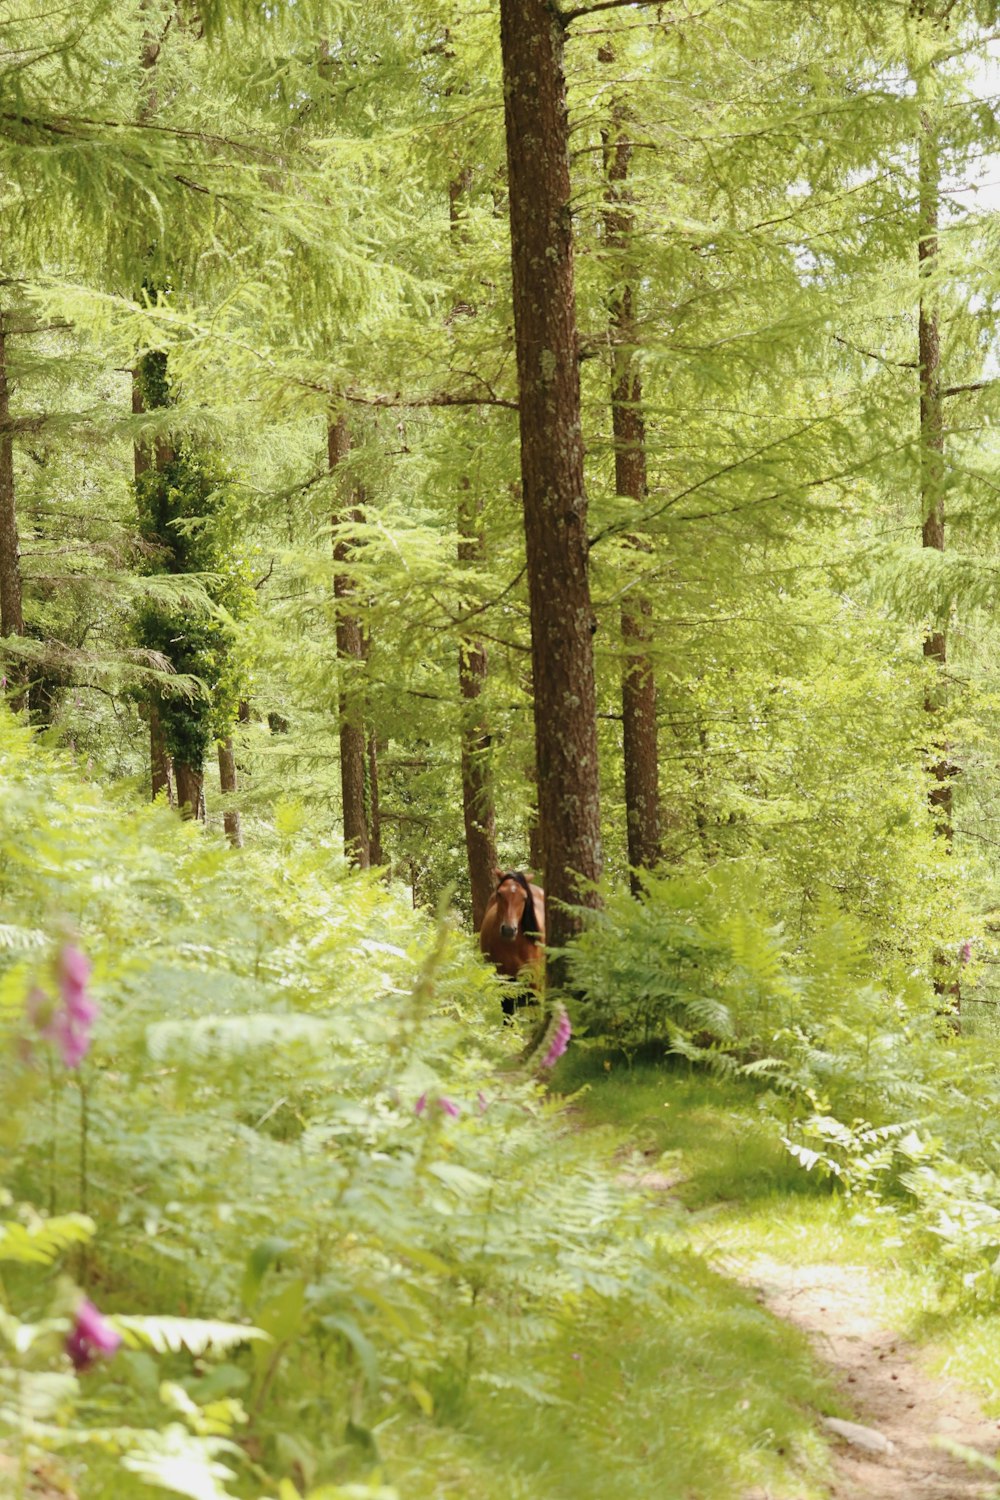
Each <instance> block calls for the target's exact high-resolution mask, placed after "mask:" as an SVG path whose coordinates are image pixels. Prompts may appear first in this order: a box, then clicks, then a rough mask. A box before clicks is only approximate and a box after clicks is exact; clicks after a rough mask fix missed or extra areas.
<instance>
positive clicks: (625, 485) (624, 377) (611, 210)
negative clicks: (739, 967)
mask: <svg viewBox="0 0 1000 1500" xmlns="http://www.w3.org/2000/svg"><path fill="white" fill-rule="evenodd" d="M599 58H600V61H601V62H613V61H614V52H613V50H612V49H611V48H610V47H602V48H601V50H600V52H599ZM602 140H603V143H604V170H605V176H606V179H607V187H606V190H605V201H606V204H607V207H606V208H605V212H604V231H605V242H606V244H607V247H608V249H609V251H611V252H616V253H617V256H618V260H619V267H618V268H616V269H615V270H614V289H613V291H612V293H611V299H610V313H611V319H610V330H609V331H610V336H611V422H612V429H613V432H614V445H615V490H616V493H617V494H619V495H627V496H628V497H629V498H630V499H633V500H636V501H642V500H644V499H645V498H646V494H647V489H648V481H647V466H646V424H645V420H644V416H643V407H642V375H641V373H640V370H639V366H638V363H637V361H636V358H635V349H636V343H637V332H636V317H635V287H634V285H633V282H632V279H631V277H630V275H629V271H628V268H627V266H626V264H625V253H626V252H627V251H628V248H629V244H630V241H631V239H632V235H633V233H634V229H635V215H634V213H633V212H632V210H631V208H630V207H629V204H630V201H631V198H630V194H629V190H628V186H627V184H628V172H629V163H630V161H631V158H632V142H631V141H630V140H629V137H628V132H627V117H626V112H625V110H624V108H623V107H622V105H621V104H620V103H618V102H617V101H616V102H615V103H614V105H613V106H612V111H611V126H610V129H609V130H607V131H604V132H603V133H602ZM627 540H628V542H629V544H630V545H631V546H633V547H635V548H637V549H640V550H648V548H647V547H646V546H644V544H643V542H642V541H641V540H640V539H639V538H638V537H635V536H632V537H629V538H628V539H627ZM626 601H627V602H625V603H624V604H623V605H622V607H621V615H620V620H621V633H622V645H623V649H624V662H623V668H622V732H623V741H624V744H623V750H624V756H623V758H624V770H625V817H626V827H627V838H628V858H629V865H630V875H629V880H630V884H631V887H632V894H633V895H638V894H639V891H640V890H641V888H642V883H641V880H640V878H639V876H638V874H637V871H639V870H648V869H652V868H653V866H654V865H656V864H657V863H658V861H659V858H660V769H659V746H658V741H657V719H656V677H655V675H654V672H653V664H652V661H651V660H650V655H649V643H650V639H651V617H652V607H651V604H650V601H649V599H648V597H646V596H645V595H643V594H642V593H641V592H638V591H636V590H633V591H631V592H630V593H629V594H627V595H626Z"/></svg>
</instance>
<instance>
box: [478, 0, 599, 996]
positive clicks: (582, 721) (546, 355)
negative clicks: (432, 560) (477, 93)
mask: <svg viewBox="0 0 1000 1500" xmlns="http://www.w3.org/2000/svg"><path fill="white" fill-rule="evenodd" d="M500 41H501V49H502V53H503V75H504V113H505V118H506V133H507V172H508V186H509V193H510V231H511V260H512V269H513V292H514V329H515V341H516V345H517V374H518V387H519V392H520V430H521V485H522V493H523V500H524V531H525V542H526V553H527V568H528V592H529V601H530V607H531V651H532V668H533V677H534V686H535V744H536V751H537V759H538V802H539V816H540V820H541V832H542V851H543V855H544V865H545V872H544V873H545V888H546V895H547V898H548V902H549V930H548V938H549V942H550V944H551V945H552V946H553V947H558V946H559V945H560V944H562V943H565V942H566V940H567V939H568V938H571V937H572V936H573V935H574V934H575V933H576V932H577V931H578V930H579V927H580V919H579V917H578V916H577V915H576V914H575V913H574V912H572V911H570V910H569V909H568V905H567V903H578V904H583V905H590V906H593V905H596V904H597V893H596V891H595V890H594V889H593V888H592V882H595V881H597V880H598V879H599V877H600V873H601V833H600V788H599V780H598V763H597V721H596V704H595V684H594V653H593V639H592V637H593V633H594V630H595V621H594V614H593V610H592V608H591V603H590V585H589V577H588V551H587V548H588V543H587V500H586V494H585V491H584V482H583V438H582V432H581V419H580V375H579V369H578V364H577V358H578V352H579V351H578V342H577V329H576V298H575V292H574V282H573V231H572V217H571V212H570V178H569V153H568V120H567V114H566V82H565V78H564V75H563V30H562V25H561V23H560V21H559V19H558V16H557V14H556V11H555V9H554V7H552V6H550V5H548V4H546V0H501V3H500ZM550 974H551V977H552V979H553V980H554V981H555V982H556V983H557V984H559V983H562V982H563V981H564V979H565V969H564V965H563V962H562V961H561V960H557V961H556V962H555V964H553V965H552V967H551V969H550Z"/></svg>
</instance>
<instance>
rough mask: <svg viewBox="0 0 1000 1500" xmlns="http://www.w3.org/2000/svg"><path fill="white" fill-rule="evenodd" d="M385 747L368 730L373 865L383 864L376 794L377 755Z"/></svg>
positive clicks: (370, 846)
mask: <svg viewBox="0 0 1000 1500" xmlns="http://www.w3.org/2000/svg"><path fill="white" fill-rule="evenodd" d="M384 749H385V746H384V745H383V744H381V743H380V741H379V738H378V736H377V734H376V733H375V731H374V729H369V731H368V851H369V855H370V858H371V862H372V864H373V865H384V864H385V855H384V853H383V852H382V810H381V807H380V805H379V794H378V762H379V755H380V754H381V752H382V751H383V750H384Z"/></svg>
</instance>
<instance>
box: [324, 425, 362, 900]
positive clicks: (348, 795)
mask: <svg viewBox="0 0 1000 1500" xmlns="http://www.w3.org/2000/svg"><path fill="white" fill-rule="evenodd" d="M350 447H351V439H350V433H349V432H348V428H347V419H346V418H345V417H343V416H340V417H338V418H337V420H336V422H333V423H331V424H330V426H329V427H328V428H327V458H328V466H329V470H330V473H331V474H332V473H333V472H334V471H335V470H336V468H337V466H338V464H339V463H340V462H341V460H342V459H343V458H344V457H346V455H347V454H348V452H349V451H350ZM345 519H348V520H358V519H359V513H358V511H357V510H356V509H355V508H354V507H353V506H351V505H348V506H347V507H346V510H345V512H342V513H340V514H335V515H334V517H333V524H334V525H335V526H337V525H342V524H343V522H344V520H345ZM349 553H350V544H349V543H348V542H346V541H344V540H343V539H338V540H337V541H335V542H334V547H333V559H334V575H333V592H334V597H335V599H336V601H337V606H336V608H337V657H338V659H339V661H340V705H339V714H340V786H341V796H342V801H343V810H344V854H345V856H346V858H347V859H348V860H350V862H351V864H353V865H356V866H357V867H358V868H359V869H362V870H367V869H368V867H369V865H370V864H371V847H370V842H369V837H368V820H367V818H366V816H365V725H364V714H363V705H362V701H361V698H360V696H359V694H358V692H357V676H358V674H359V673H360V672H361V671H362V668H363V665H364V657H365V650H364V639H363V637H362V633H361V622H360V621H359V619H358V617H357V615H356V614H354V613H353V611H352V610H351V608H350V600H351V599H352V597H353V595H354V583H353V580H352V579H351V576H350V574H349V573H346V572H344V570H343V565H344V563H345V562H346V561H347V558H348V556H349Z"/></svg>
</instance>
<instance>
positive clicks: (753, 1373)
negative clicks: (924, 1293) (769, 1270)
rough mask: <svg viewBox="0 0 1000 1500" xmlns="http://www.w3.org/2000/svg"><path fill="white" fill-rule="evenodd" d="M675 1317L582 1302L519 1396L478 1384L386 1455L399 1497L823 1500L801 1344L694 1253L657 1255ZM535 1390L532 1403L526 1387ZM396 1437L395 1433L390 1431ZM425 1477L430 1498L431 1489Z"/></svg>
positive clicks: (816, 1378)
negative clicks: (751, 1492) (761, 1499)
mask: <svg viewBox="0 0 1000 1500" xmlns="http://www.w3.org/2000/svg"><path fill="white" fill-rule="evenodd" d="M657 1270H658V1274H660V1275H662V1276H664V1277H669V1278H671V1279H672V1280H673V1281H674V1282H675V1283H676V1297H675V1303H674V1316H673V1317H671V1318H669V1319H668V1320H666V1321H665V1322H660V1323H659V1324H658V1325H657V1326H655V1327H651V1326H649V1323H648V1321H647V1320H645V1319H644V1318H643V1317H642V1314H641V1311H640V1310H636V1309H628V1308H622V1307H620V1306H618V1305H617V1304H615V1303H613V1302H610V1301H600V1300H596V1299H595V1300H593V1301H592V1302H591V1303H590V1304H589V1305H588V1306H586V1307H581V1309H580V1316H579V1317H578V1319H577V1320H576V1321H575V1323H574V1324H573V1325H572V1326H568V1327H566V1329H565V1330H564V1332H563V1334H562V1336H561V1337H560V1338H558V1339H557V1340H556V1341H555V1342H554V1343H551V1344H548V1345H546V1346H545V1348H544V1351H543V1350H542V1349H541V1348H539V1353H538V1358H537V1359H536V1360H533V1361H532V1364H531V1368H530V1370H526V1371H525V1380H524V1388H523V1389H520V1390H519V1389H517V1388H516V1387H514V1386H508V1387H506V1388H499V1389H498V1388H495V1387H491V1386H490V1385H488V1384H480V1383H478V1382H477V1381H476V1380H475V1379H473V1381H472V1382H471V1384H470V1386H469V1387H468V1389H467V1391H466V1393H465V1397H464V1400H463V1402H462V1403H461V1410H457V1409H456V1408H455V1406H454V1405H453V1406H452V1409H451V1410H450V1411H449V1413H448V1418H449V1420H448V1423H447V1426H445V1425H441V1426H437V1427H433V1426H430V1425H429V1426H428V1428H427V1430H426V1433H425V1441H424V1442H423V1443H422V1444H421V1445H420V1448H419V1451H414V1449H413V1448H412V1447H411V1446H410V1439H411V1438H412V1431H411V1432H409V1433H404V1434H401V1436H402V1438H403V1440H404V1446H403V1447H402V1448H397V1449H395V1450H394V1451H392V1453H391V1462H390V1465H389V1467H390V1470H391V1472H392V1475H393V1478H394V1480H395V1482H396V1483H397V1484H398V1485H399V1488H400V1492H401V1493H403V1494H406V1493H410V1492H412V1493H434V1494H435V1495H439V1496H441V1497H442V1500H445V1497H452V1496H454V1497H456V1500H458V1497H461V1500H537V1497H538V1496H544V1497H545V1500H563V1497H565V1500H603V1497H605V1496H606V1495H608V1494H609V1493H613V1494H614V1495H615V1497H616V1500H649V1497H651V1496H663V1497H669V1500H738V1497H743V1496H744V1495H745V1494H746V1493H747V1491H748V1489H750V1488H752V1487H755V1486H756V1487H759V1488H761V1489H764V1490H766V1492H767V1493H768V1494H770V1495H773V1496H775V1497H779V1496H787V1497H793V1496H794V1497H795V1500H811V1497H818V1496H820V1495H824V1494H826V1492H827V1491H826V1484H825V1480H826V1478H827V1477H828V1469H827V1451H826V1445H825V1443H824V1442H823V1441H822V1439H820V1438H819V1437H818V1436H817V1433H816V1426H815V1415H814V1413H815V1411H816V1410H817V1409H822V1410H824V1411H831V1410H834V1409H837V1403H836V1399H835V1397H834V1395H833V1393H832V1392H831V1390H830V1388H829V1385H828V1382H827V1381H826V1380H825V1379H824V1377H823V1375H822V1374H821V1373H820V1372H819V1371H818V1370H817V1368H816V1366H815V1362H814V1361H813V1359H812V1357H811V1355H810V1353H809V1350H808V1348H807V1346H806V1344H805V1341H804V1340H803V1339H802V1338H801V1337H800V1336H799V1335H798V1334H797V1333H796V1332H795V1331H794V1330H792V1329H791V1328H788V1327H785V1326H784V1325H782V1324H780V1323H778V1322H776V1321H775V1320H774V1319H773V1318H771V1317H769V1316H768V1315H767V1314H766V1313H764V1312H763V1311H762V1310H761V1309H760V1308H759V1307H758V1306H757V1304H756V1302H755V1301H754V1300H753V1298H752V1297H750V1296H749V1295H748V1294H747V1293H745V1292H744V1291H743V1290H742V1289H741V1288H739V1287H737V1286H736V1285H734V1284H733V1283H732V1282H730V1281H727V1280H726V1279H724V1278H723V1277H720V1276H718V1275H717V1274H716V1273H714V1272H713V1271H711V1270H710V1269H709V1268H708V1267H707V1265H706V1264H705V1262H704V1261H703V1260H702V1259H701V1258H700V1257H698V1256H696V1255H693V1254H687V1255H682V1256H681V1257H680V1258H679V1259H678V1257H677V1256H676V1255H675V1254H670V1255H668V1254H667V1253H666V1252H661V1254H660V1256H659V1260H658V1263H657ZM539 1390H541V1391H543V1392H544V1397H543V1399H541V1400H540V1399H538V1395H537V1392H538V1391H539ZM387 1437H390V1438H391V1435H389V1434H387ZM432 1475H433V1477H434V1488H433V1490H431V1489H429V1488H428V1484H429V1481H430V1480H431V1476H432Z"/></svg>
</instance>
